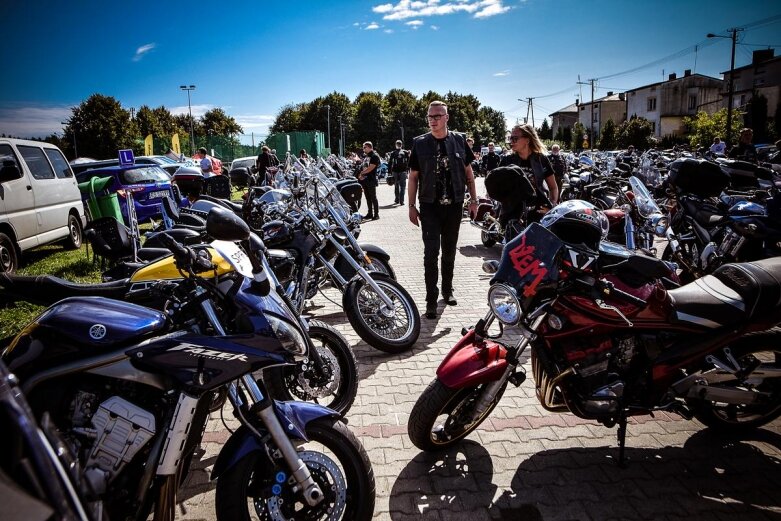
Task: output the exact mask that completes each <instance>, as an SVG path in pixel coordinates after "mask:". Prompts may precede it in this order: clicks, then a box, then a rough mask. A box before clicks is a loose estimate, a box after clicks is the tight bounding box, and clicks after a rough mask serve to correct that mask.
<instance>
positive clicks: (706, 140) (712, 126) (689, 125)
mask: <svg viewBox="0 0 781 521" xmlns="http://www.w3.org/2000/svg"><path fill="white" fill-rule="evenodd" d="M683 125H684V128H685V129H686V134H687V135H688V136H689V144H690V145H691V146H692V148H697V147H707V146H710V144H711V143H713V138H715V137H719V138H721V139H725V136H726V135H727V109H726V108H724V109H721V110H719V111H718V112H714V113H713V114H708V113H706V112H699V113H697V115H696V116H694V117H691V118H690V117H686V118H683ZM742 125H743V123H742V122H741V121H740V118H732V135H733V136H737V135H739V134H740V128H741V126H742ZM727 147H728V148H729V143H728V144H727Z"/></svg>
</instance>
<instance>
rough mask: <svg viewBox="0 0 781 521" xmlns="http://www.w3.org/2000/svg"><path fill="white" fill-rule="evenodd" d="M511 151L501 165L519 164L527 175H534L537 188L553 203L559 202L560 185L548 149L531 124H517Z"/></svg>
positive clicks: (511, 138)
mask: <svg viewBox="0 0 781 521" xmlns="http://www.w3.org/2000/svg"><path fill="white" fill-rule="evenodd" d="M510 149H511V150H512V152H511V153H509V154H506V155H504V156H502V161H501V163H500V164H501V166H508V165H517V166H519V167H521V170H523V171H524V173H525V174H526V175H527V176H533V177H534V185H535V186H536V187H537V190H538V191H539V192H540V193H541V194H544V195H546V196H547V198H548V199H550V202H551V203H552V204H553V205H556V204H558V203H559V187H558V185H557V184H556V176H555V175H554V171H553V166H551V164H550V161H549V160H548V156H547V155H546V154H547V152H548V151H547V149H546V148H545V145H543V144H542V141H540V138H539V137H538V136H537V132H536V131H535V130H534V127H533V126H531V125H526V124H524V125H515V126H514V127H513V128H512V130H511V131H510Z"/></svg>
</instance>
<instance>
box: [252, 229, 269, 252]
mask: <svg viewBox="0 0 781 521" xmlns="http://www.w3.org/2000/svg"><path fill="white" fill-rule="evenodd" d="M249 247H250V250H251V251H252V252H253V253H254V252H257V251H265V250H266V245H265V244H263V239H261V238H260V237H259V236H258V234H257V233H255V232H250V234H249Z"/></svg>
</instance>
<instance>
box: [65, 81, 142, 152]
mask: <svg viewBox="0 0 781 521" xmlns="http://www.w3.org/2000/svg"><path fill="white" fill-rule="evenodd" d="M71 112H72V115H71V117H70V118H68V121H67V123H66V125H65V128H64V134H65V135H64V141H65V142H67V143H71V144H72V143H73V137H74V133H75V135H76V143H77V145H76V146H77V149H78V155H79V156H81V157H93V158H96V159H106V158H114V157H117V150H120V149H125V148H135V149H136V150H138V146H137V143H136V133H135V132H134V130H135V124H133V123H132V121H131V119H130V112H129V111H128V110H125V109H124V108H122V105H120V103H119V101H117V100H116V99H114V98H113V97H111V96H104V95H102V94H93V95H92V96H90V97H89V98H87V99H86V100H85V101H83V102H81V104H79V106H77V107H74V108H72V109H71ZM134 145H135V146H134ZM69 148H70V147H69ZM69 157H73V151H72V150H71V154H70V155H69Z"/></svg>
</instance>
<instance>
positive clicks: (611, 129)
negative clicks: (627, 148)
mask: <svg viewBox="0 0 781 521" xmlns="http://www.w3.org/2000/svg"><path fill="white" fill-rule="evenodd" d="M616 146H618V136H617V129H616V124H615V123H613V120H612V119H608V120H607V122H605V126H604V127H602V135H601V136H599V146H598V147H597V148H599V149H600V150H613V149H615V148H616Z"/></svg>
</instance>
